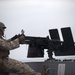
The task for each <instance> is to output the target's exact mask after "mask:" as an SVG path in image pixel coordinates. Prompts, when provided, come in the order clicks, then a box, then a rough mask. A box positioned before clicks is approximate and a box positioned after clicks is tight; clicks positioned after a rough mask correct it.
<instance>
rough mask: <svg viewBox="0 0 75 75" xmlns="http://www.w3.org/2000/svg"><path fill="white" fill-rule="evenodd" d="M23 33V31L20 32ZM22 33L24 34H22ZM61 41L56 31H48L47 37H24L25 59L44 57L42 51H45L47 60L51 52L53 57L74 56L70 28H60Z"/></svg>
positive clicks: (74, 49) (74, 51) (74, 50)
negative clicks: (26, 52)
mask: <svg viewBox="0 0 75 75" xmlns="http://www.w3.org/2000/svg"><path fill="white" fill-rule="evenodd" d="M22 32H23V31H22ZM23 33H24V32H23ZM61 33H62V37H63V41H61V40H60V36H59V32H58V29H50V30H49V34H50V38H49V36H47V37H33V36H25V41H23V42H22V44H28V45H29V47H28V55H27V57H31V58H34V57H44V49H47V50H48V51H47V52H48V56H49V58H52V52H54V53H55V56H67V55H75V47H74V40H73V37H72V32H71V28H70V27H65V28H61Z"/></svg>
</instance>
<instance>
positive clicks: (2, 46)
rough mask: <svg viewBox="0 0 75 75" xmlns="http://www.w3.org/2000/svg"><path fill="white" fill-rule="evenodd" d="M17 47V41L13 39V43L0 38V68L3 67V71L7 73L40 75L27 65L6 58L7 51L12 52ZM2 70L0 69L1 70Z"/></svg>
mask: <svg viewBox="0 0 75 75" xmlns="http://www.w3.org/2000/svg"><path fill="white" fill-rule="evenodd" d="M18 47H19V39H18V38H17V39H15V40H13V41H11V40H10V41H8V40H4V39H3V38H0V66H1V65H3V66H4V68H3V71H4V72H5V70H4V69H6V70H8V71H9V72H11V71H12V72H15V73H18V74H20V75H41V74H40V73H38V72H35V71H34V70H33V69H32V68H30V67H29V66H28V65H27V64H25V63H23V62H20V61H17V60H14V59H11V58H8V55H9V50H13V49H15V48H18ZM1 70H2V69H1Z"/></svg>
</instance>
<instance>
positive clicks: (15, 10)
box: [0, 0, 75, 61]
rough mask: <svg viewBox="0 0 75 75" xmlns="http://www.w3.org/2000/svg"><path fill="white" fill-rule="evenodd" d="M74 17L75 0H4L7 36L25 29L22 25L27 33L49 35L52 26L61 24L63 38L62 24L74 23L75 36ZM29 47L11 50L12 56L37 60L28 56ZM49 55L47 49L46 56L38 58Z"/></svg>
mask: <svg viewBox="0 0 75 75" xmlns="http://www.w3.org/2000/svg"><path fill="white" fill-rule="evenodd" d="M74 20H75V1H74V0H0V21H1V22H3V23H4V24H5V25H6V27H7V29H6V31H5V38H6V39H9V38H11V37H13V36H14V35H16V34H19V33H21V30H22V29H23V30H24V31H25V35H26V36H39V37H46V36H47V35H49V32H48V31H49V29H54V28H57V29H58V30H59V34H60V38H61V40H63V39H62V36H61V31H60V29H61V28H62V27H71V29H72V34H73V38H74V37H75V33H74V30H75V21H74ZM74 40H75V38H74ZM27 49H28V45H21V46H20V48H17V49H15V50H12V51H11V53H10V57H11V58H14V59H17V60H20V61H33V60H35V61H36V59H29V58H27V57H26V56H27ZM47 58H48V55H47V52H46V51H45V56H44V58H40V59H39V58H38V61H41V60H42V61H43V60H46V59H47ZM59 58H60V57H59ZM65 58H66V57H63V59H65ZM72 58H73V57H72Z"/></svg>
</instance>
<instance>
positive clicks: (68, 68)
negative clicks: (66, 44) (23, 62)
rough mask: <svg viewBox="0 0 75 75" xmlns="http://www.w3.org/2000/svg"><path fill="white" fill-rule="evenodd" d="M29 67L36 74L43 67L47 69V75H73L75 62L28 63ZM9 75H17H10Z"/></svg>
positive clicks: (74, 74)
mask: <svg viewBox="0 0 75 75" xmlns="http://www.w3.org/2000/svg"><path fill="white" fill-rule="evenodd" d="M27 64H28V65H29V66H30V67H32V68H33V69H34V70H36V71H38V72H42V70H43V66H44V65H45V66H46V67H47V75H75V61H49V60H48V61H45V62H28V63H27ZM10 75H18V74H12V73H10Z"/></svg>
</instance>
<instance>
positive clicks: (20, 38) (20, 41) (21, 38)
mask: <svg viewBox="0 0 75 75" xmlns="http://www.w3.org/2000/svg"><path fill="white" fill-rule="evenodd" d="M18 38H19V43H20V44H23V42H24V41H25V35H24V34H21V35H19V36H18Z"/></svg>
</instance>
